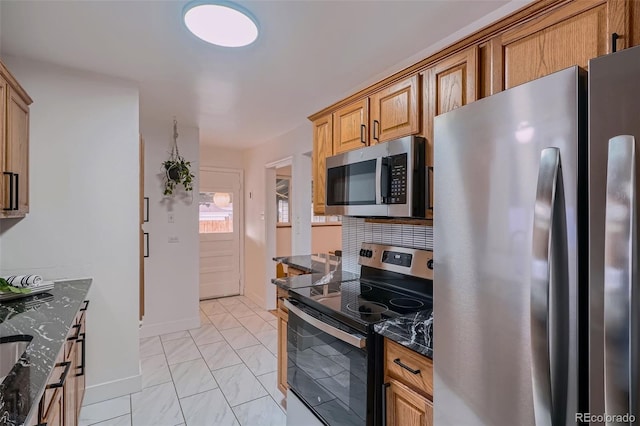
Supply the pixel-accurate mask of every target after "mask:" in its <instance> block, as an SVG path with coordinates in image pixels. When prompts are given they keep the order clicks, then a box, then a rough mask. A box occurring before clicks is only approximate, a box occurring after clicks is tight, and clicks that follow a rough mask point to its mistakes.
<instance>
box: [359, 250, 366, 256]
mask: <svg viewBox="0 0 640 426" xmlns="http://www.w3.org/2000/svg"><path fill="white" fill-rule="evenodd" d="M364 253H365V250H364V249H360V257H362V256H364Z"/></svg>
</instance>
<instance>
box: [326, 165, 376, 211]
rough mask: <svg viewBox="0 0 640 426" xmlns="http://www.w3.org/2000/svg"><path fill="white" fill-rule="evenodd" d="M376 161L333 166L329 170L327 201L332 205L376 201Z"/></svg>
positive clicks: (362, 203) (368, 203)
mask: <svg viewBox="0 0 640 426" xmlns="http://www.w3.org/2000/svg"><path fill="white" fill-rule="evenodd" d="M376 161H377V160H375V159H374V160H368V161H362V162H360V163H354V164H347V165H345V166H340V167H332V168H330V169H328V170H327V203H328V204H329V205H332V206H346V205H352V206H353V205H370V204H375V203H376Z"/></svg>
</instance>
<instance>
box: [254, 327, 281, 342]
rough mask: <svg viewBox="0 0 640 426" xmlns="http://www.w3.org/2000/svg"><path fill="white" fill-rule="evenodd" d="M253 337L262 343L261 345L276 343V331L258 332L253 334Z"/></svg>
mask: <svg viewBox="0 0 640 426" xmlns="http://www.w3.org/2000/svg"><path fill="white" fill-rule="evenodd" d="M253 335H254V336H255V337H256V339H258V340H259V341H260V343H262V344H263V345H267V344H269V343H272V342H276V343H277V342H278V330H274V329H273V328H272V329H269V330H265V331H259V332H257V333H253Z"/></svg>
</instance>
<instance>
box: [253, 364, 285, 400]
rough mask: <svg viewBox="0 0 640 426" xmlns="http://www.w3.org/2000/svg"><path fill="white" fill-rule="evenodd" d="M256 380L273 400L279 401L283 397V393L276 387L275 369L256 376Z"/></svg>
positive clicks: (276, 373)
mask: <svg viewBox="0 0 640 426" xmlns="http://www.w3.org/2000/svg"><path fill="white" fill-rule="evenodd" d="M258 380H259V381H260V383H261V384H262V386H263V387H264V388H265V389H266V390H267V392H269V395H271V397H272V398H273V399H274V400H275V401H280V399H283V398H284V394H283V393H282V392H280V389H278V372H277V371H272V372H271V373H267V374H263V375H261V376H258Z"/></svg>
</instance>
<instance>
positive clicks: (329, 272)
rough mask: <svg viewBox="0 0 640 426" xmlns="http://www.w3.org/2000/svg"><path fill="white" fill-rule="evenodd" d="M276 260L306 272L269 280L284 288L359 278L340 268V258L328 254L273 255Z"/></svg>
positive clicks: (311, 285)
mask: <svg viewBox="0 0 640 426" xmlns="http://www.w3.org/2000/svg"><path fill="white" fill-rule="evenodd" d="M273 260H275V261H276V262H282V263H284V264H285V265H289V266H292V267H294V268H296V269H300V270H302V271H305V272H308V273H307V274H304V275H296V276H293V277H285V278H273V279H272V280H271V282H272V283H273V284H275V285H277V286H278V287H280V288H282V289H285V290H292V289H296V288H304V287H313V286H316V285H324V284H329V283H338V282H342V281H352V280H357V279H358V278H360V277H359V276H358V275H357V274H354V273H352V272H347V271H343V270H342V258H341V257H338V256H333V255H330V254H325V253H321V254H308V255H303V256H288V257H274V258H273Z"/></svg>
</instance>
